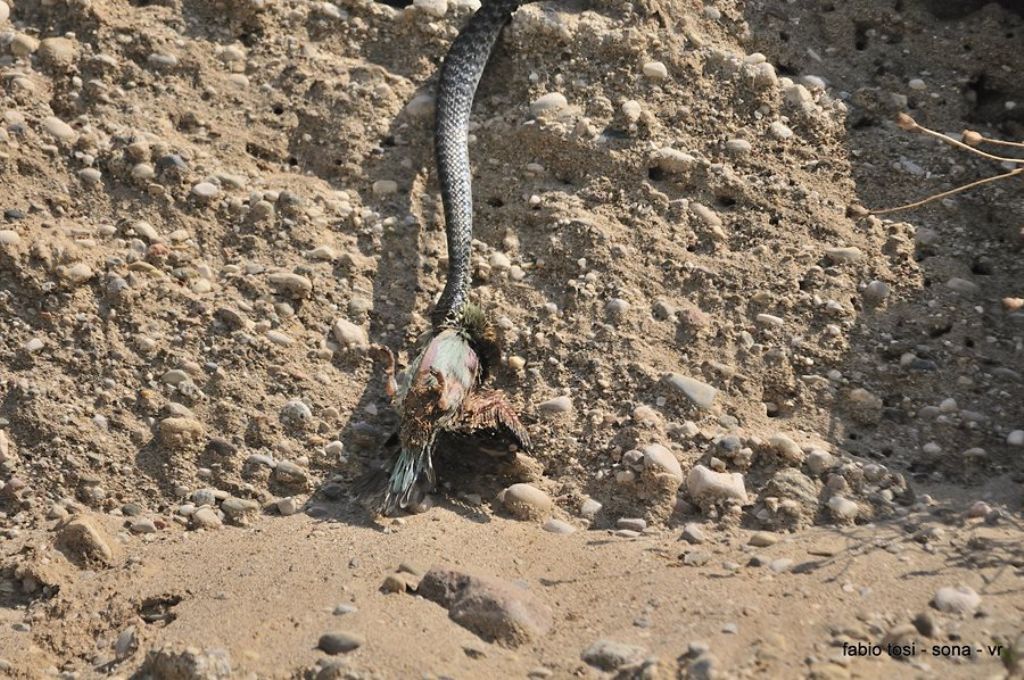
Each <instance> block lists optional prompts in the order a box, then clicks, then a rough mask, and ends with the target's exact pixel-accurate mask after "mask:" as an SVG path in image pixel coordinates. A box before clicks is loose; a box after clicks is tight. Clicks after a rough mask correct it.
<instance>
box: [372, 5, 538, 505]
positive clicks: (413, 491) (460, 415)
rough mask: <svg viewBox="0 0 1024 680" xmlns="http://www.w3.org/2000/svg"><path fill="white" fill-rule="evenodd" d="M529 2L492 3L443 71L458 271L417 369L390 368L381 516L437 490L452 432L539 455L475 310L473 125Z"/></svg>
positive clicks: (446, 172)
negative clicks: (513, 25)
mask: <svg viewBox="0 0 1024 680" xmlns="http://www.w3.org/2000/svg"><path fill="white" fill-rule="evenodd" d="M525 1H526V0H485V2H484V3H483V5H482V6H481V7H480V8H479V9H478V10H477V11H476V12H475V13H474V14H473V16H472V18H471V19H470V20H469V22H468V23H467V24H466V26H465V27H464V28H463V29H462V31H460V32H459V35H458V36H457V37H456V38H455V40H454V41H453V42H452V45H451V47H450V48H449V50H448V53H447V54H446V56H445V58H444V61H443V63H442V65H441V69H440V76H439V78H438V84H437V93H436V97H435V119H434V149H435V156H436V161H437V175H438V181H439V184H440V188H441V201H442V204H443V206H444V217H445V239H446V241H447V246H448V271H447V276H446V279H445V285H444V290H443V291H442V292H441V296H440V298H438V301H437V304H436V305H435V306H434V309H433V311H432V313H431V325H432V329H431V332H430V333H429V334H428V335H427V337H426V339H425V340H424V341H423V342H422V343H421V347H420V349H419V351H418V352H417V354H416V356H415V358H414V359H413V361H412V362H411V363H410V365H409V367H408V368H406V369H405V370H403V371H401V372H400V373H396V371H395V365H396V361H395V355H394V353H393V352H391V350H389V349H387V348H384V347H380V346H377V349H379V350H380V351H381V353H382V354H383V355H384V356H385V357H386V359H387V361H388V381H387V394H388V396H389V397H390V398H391V403H392V405H393V407H394V408H395V411H396V412H397V413H398V416H399V425H398V429H397V430H396V431H395V432H394V433H393V434H392V435H391V437H390V438H389V439H388V440H387V441H386V442H385V444H384V451H385V453H386V454H387V459H388V461H387V464H386V466H385V467H384V468H382V469H379V470H371V471H370V472H369V473H367V474H366V475H365V476H364V477H363V479H362V480H361V481H359V482H358V483H357V491H358V494H359V495H360V496H361V497H363V498H364V499H369V500H371V502H372V503H373V505H374V508H375V510H376V512H378V513H379V514H382V515H390V514H394V513H395V512H397V511H398V510H400V509H404V510H413V509H416V508H417V507H421V506H422V500H423V499H424V497H425V495H426V494H427V493H429V492H430V491H431V490H433V488H434V487H435V486H436V482H437V472H436V469H435V461H434V457H435V453H436V450H437V448H438V445H439V442H440V441H441V438H442V436H443V435H445V434H446V433H456V434H462V435H474V434H480V433H482V432H483V433H487V434H490V435H505V436H506V438H508V439H511V440H514V442H515V443H516V444H518V445H519V446H521V447H523V448H529V446H530V440H529V436H528V433H527V432H526V429H525V428H524V427H523V425H522V423H521V422H520V420H519V416H518V415H517V414H516V412H515V410H514V409H513V408H512V406H511V405H510V404H509V403H508V401H507V400H506V399H505V395H504V394H503V393H502V392H501V391H500V390H495V389H486V388H483V387H482V383H483V381H484V379H485V378H486V376H487V372H488V367H489V366H490V365H491V364H493V363H495V362H496V361H497V359H498V357H499V356H500V351H499V349H498V348H499V343H498V338H497V332H496V331H495V329H494V326H493V325H492V324H491V323H490V322H489V321H488V320H487V317H486V315H484V313H483V311H482V310H481V309H480V308H479V307H477V306H476V305H474V304H472V303H471V302H470V287H471V284H472V268H471V263H470V257H471V255H472V248H473V183H472V171H471V168H470V159H469V118H470V114H471V112H472V109H473V99H474V98H475V96H476V90H477V86H478V85H479V84H480V79H481V77H482V76H483V73H484V69H485V67H486V66H487V62H488V60H489V59H490V56H491V53H492V52H493V50H494V46H495V43H496V42H497V40H498V36H499V35H500V34H501V30H502V28H503V27H504V26H505V24H507V23H508V22H509V20H510V19H511V17H512V14H513V13H514V12H515V11H516V10H517V9H519V7H520V6H521V5H522V4H524V2H525Z"/></svg>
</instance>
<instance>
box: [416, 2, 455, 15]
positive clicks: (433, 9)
mask: <svg viewBox="0 0 1024 680" xmlns="http://www.w3.org/2000/svg"><path fill="white" fill-rule="evenodd" d="M412 6H413V7H415V8H416V9H418V10H420V11H421V12H423V13H424V14H427V15H429V16H432V17H443V16H444V15H445V14H446V13H447V12H448V0H413V3H412Z"/></svg>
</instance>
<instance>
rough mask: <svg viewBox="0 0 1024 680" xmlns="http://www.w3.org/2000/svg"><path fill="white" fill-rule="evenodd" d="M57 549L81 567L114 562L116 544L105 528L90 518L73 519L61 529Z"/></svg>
mask: <svg viewBox="0 0 1024 680" xmlns="http://www.w3.org/2000/svg"><path fill="white" fill-rule="evenodd" d="M57 548H58V549H59V550H60V551H61V552H63V553H64V554H65V555H66V556H67V557H68V559H70V560H71V561H72V562H75V563H78V564H80V565H89V564H97V563H99V564H104V565H109V564H112V563H113V562H114V543H113V541H112V540H111V538H110V536H109V534H107V532H106V531H105V530H104V529H103V527H102V526H101V525H99V524H97V523H96V522H94V521H93V520H92V519H91V518H89V517H73V518H71V519H70V520H69V521H68V522H67V523H66V524H64V525H63V526H62V527H61V528H60V532H59V533H58V534H57Z"/></svg>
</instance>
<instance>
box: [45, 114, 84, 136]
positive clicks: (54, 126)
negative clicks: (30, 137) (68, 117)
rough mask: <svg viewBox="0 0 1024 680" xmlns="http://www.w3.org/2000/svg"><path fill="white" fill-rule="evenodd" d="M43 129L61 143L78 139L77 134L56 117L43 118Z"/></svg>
mask: <svg viewBox="0 0 1024 680" xmlns="http://www.w3.org/2000/svg"><path fill="white" fill-rule="evenodd" d="M43 129H44V130H46V132H48V133H49V134H50V135H51V136H53V137H55V138H56V139H58V140H60V141H62V142H73V141H75V139H77V138H78V133H77V132H75V130H74V128H72V127H71V126H70V125H68V124H67V123H65V122H64V121H62V120H61V119H60V118H57V117H56V116H47V117H46V118H44V119H43Z"/></svg>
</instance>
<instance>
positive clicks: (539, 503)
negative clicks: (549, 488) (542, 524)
mask: <svg viewBox="0 0 1024 680" xmlns="http://www.w3.org/2000/svg"><path fill="white" fill-rule="evenodd" d="M498 500H500V501H501V502H502V504H504V506H505V508H506V509H507V510H508V511H509V513H510V514H511V515H512V516H513V517H516V518H518V519H523V520H539V519H543V518H545V517H547V516H548V515H549V514H551V510H552V508H553V507H554V503H553V502H552V501H551V498H550V497H549V496H548V495H547V494H546V493H544V492H543V491H541V490H540V489H538V488H537V487H535V486H531V485H529V484H513V485H512V486H510V487H508V488H507V489H505V490H504V491H502V492H501V493H500V494H498Z"/></svg>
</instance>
